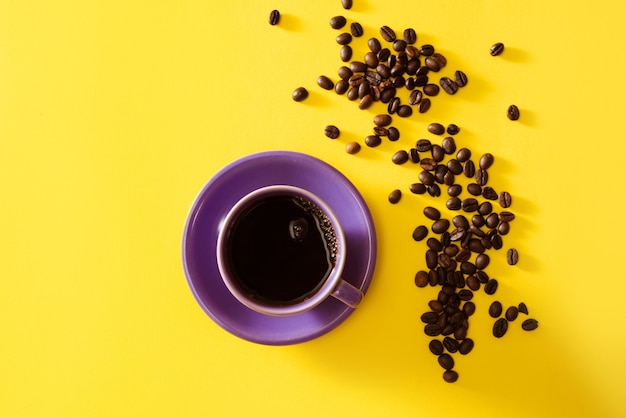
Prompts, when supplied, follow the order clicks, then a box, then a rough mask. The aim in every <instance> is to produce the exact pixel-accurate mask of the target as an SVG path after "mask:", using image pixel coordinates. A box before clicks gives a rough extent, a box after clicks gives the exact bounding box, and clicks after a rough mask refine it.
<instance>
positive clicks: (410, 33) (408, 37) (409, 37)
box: [402, 28, 417, 45]
mask: <svg viewBox="0 0 626 418" xmlns="http://www.w3.org/2000/svg"><path fill="white" fill-rule="evenodd" d="M402 38H403V39H404V41H405V42H406V43H407V44H409V45H412V44H414V43H415V41H417V34H416V33H415V29H413V28H408V29H405V30H404V32H403V33H402Z"/></svg>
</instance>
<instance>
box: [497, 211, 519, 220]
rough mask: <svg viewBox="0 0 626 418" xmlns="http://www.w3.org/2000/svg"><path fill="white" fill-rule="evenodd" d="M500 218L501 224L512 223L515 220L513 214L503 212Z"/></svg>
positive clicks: (499, 215)
mask: <svg viewBox="0 0 626 418" xmlns="http://www.w3.org/2000/svg"><path fill="white" fill-rule="evenodd" d="M498 217H499V218H500V222H511V221H512V220H513V219H515V214H514V213H512V212H509V211H506V210H503V211H502V212H500V213H499V214H498Z"/></svg>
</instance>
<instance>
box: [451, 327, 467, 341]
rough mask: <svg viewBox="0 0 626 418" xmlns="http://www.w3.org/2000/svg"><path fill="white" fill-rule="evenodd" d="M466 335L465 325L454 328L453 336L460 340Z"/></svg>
mask: <svg viewBox="0 0 626 418" xmlns="http://www.w3.org/2000/svg"><path fill="white" fill-rule="evenodd" d="M465 337H467V327H464V326H460V327H457V328H456V329H455V330H454V338H456V339H457V340H459V341H461V340H463V339H465Z"/></svg>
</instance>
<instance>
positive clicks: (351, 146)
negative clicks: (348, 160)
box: [346, 142, 361, 154]
mask: <svg viewBox="0 0 626 418" xmlns="http://www.w3.org/2000/svg"><path fill="white" fill-rule="evenodd" d="M359 151H361V145H359V143H358V142H350V143H348V144H347V145H346V152H347V153H348V154H356V153H357V152H359Z"/></svg>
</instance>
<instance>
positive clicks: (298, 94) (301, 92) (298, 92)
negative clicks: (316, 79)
mask: <svg viewBox="0 0 626 418" xmlns="http://www.w3.org/2000/svg"><path fill="white" fill-rule="evenodd" d="M307 97H309V92H308V91H307V89H305V88H304V87H298V88H297V89H295V90H294V91H293V93H292V94H291V98H292V99H293V100H294V101H296V102H301V101H303V100H305V99H306V98H307Z"/></svg>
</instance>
